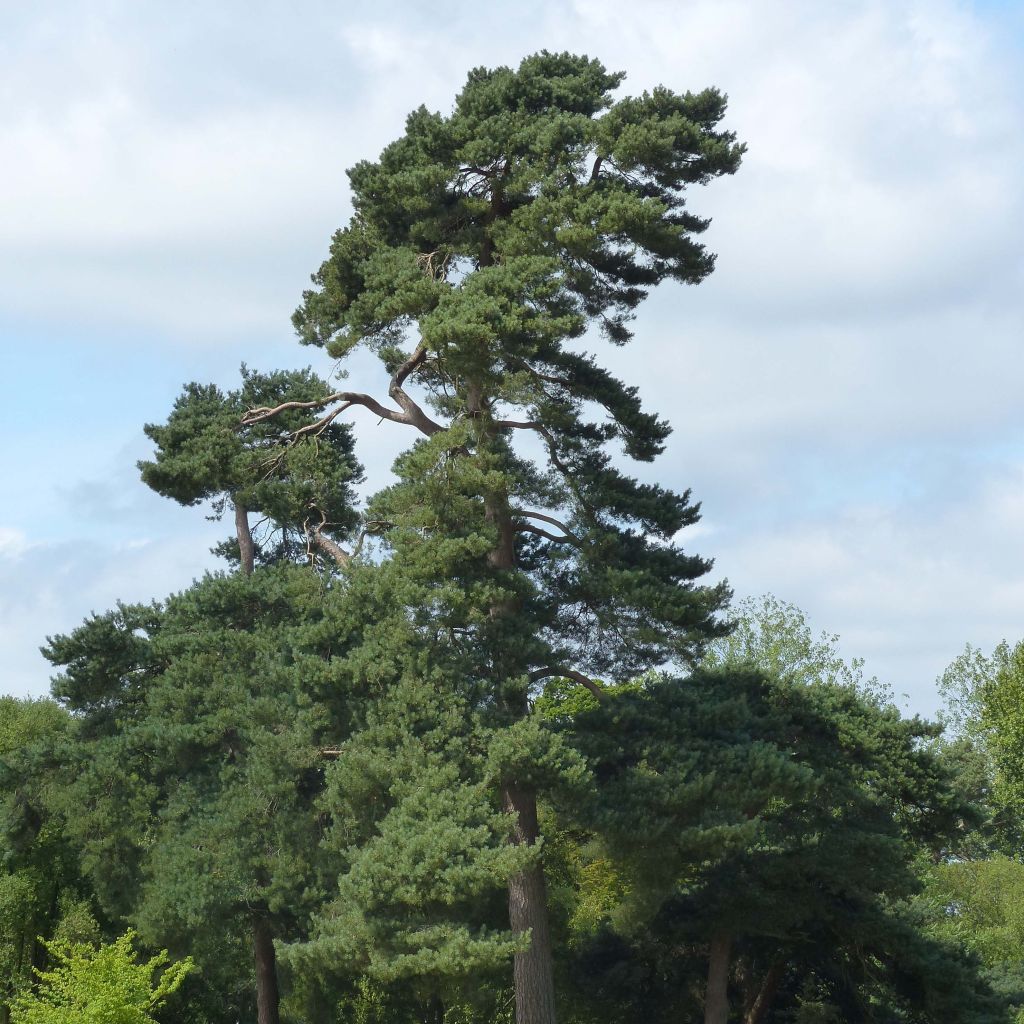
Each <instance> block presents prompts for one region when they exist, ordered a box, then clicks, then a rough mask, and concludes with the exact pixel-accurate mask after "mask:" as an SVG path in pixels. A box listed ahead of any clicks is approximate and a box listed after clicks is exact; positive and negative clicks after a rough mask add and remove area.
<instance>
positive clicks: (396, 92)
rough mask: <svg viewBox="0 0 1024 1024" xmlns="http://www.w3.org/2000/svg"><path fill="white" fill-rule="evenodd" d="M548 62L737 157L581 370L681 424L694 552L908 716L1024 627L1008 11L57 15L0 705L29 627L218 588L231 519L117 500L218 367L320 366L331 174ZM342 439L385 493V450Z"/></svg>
mask: <svg viewBox="0 0 1024 1024" xmlns="http://www.w3.org/2000/svg"><path fill="white" fill-rule="evenodd" d="M542 48H546V49H551V50H563V49H568V50H572V51H576V52H584V53H587V54H590V55H592V56H596V57H599V58H600V59H601V60H602V61H603V62H604V63H605V64H606V65H607V66H608V67H610V68H614V69H622V70H625V71H626V72H627V73H628V79H627V82H626V85H625V87H624V91H627V92H629V91H635V92H639V91H641V90H643V89H645V88H649V87H651V86H653V85H656V84H658V83H664V84H666V85H668V86H670V87H672V88H674V89H677V90H684V89H687V88H690V89H699V88H702V87H704V86H706V85H711V84H714V85H717V86H718V87H719V88H721V89H723V90H724V91H725V92H727V93H728V94H729V96H730V113H729V115H728V123H729V125H730V127H732V128H734V129H735V130H736V131H737V132H738V133H739V135H740V137H741V138H742V139H744V140H745V141H746V142H747V143H748V145H749V154H748V156H747V159H746V162H745V164H744V166H743V167H742V169H741V171H740V172H739V173H738V174H737V175H736V176H735V177H733V178H730V179H728V180H724V181H719V182H716V183H714V184H713V185H712V186H711V187H709V188H708V189H706V190H704V191H703V194H700V195H699V196H694V198H693V200H692V202H693V206H694V208H695V209H696V210H697V211H698V212H701V213H705V214H708V215H711V216H713V217H714V223H713V226H712V228H711V230H710V232H709V236H708V241H709V245H710V246H711V248H712V249H713V250H714V251H716V252H718V253H719V261H718V269H717V271H716V273H715V274H714V276H713V277H712V278H711V279H710V280H709V281H708V282H706V283H705V284H703V285H701V286H700V287H699V288H695V289H694V288H688V289H684V288H678V287H674V286H665V287H664V288H663V289H662V290H661V292H660V293H659V294H658V295H657V296H655V297H653V298H652V299H651V300H650V301H649V302H648V303H647V305H646V306H645V307H643V308H642V310H641V313H640V317H639V320H638V324H637V338H636V341H635V342H634V343H633V345H632V346H631V347H630V349H628V350H626V351H625V352H615V353H612V354H611V357H610V358H611V361H612V362H613V363H616V364H617V365H618V368H619V369H620V370H621V371H622V373H623V374H624V375H625V376H627V377H628V378H629V379H630V380H632V381H633V382H635V383H637V384H639V385H640V387H641V389H642V392H643V394H644V395H645V396H646V398H647V400H648V402H649V404H650V406H651V407H652V408H654V409H657V410H659V411H662V412H663V413H665V414H667V415H668V416H669V417H670V419H671V420H672V422H673V423H674V425H675V428H676V433H675V434H674V436H673V438H672V441H671V444H670V447H669V450H668V452H667V453H666V454H665V455H664V456H663V458H662V460H661V463H660V464H659V465H658V467H657V474H658V477H659V479H661V480H664V481H668V482H670V483H672V484H674V485H676V486H677V487H691V488H692V489H693V492H694V494H695V496H696V497H697V498H699V499H700V500H701V501H702V503H703V507H704V521H703V523H702V524H701V525H700V526H699V527H697V528H696V529H695V530H692V531H691V538H692V540H691V541H690V543H691V545H692V546H693V547H694V548H695V549H696V550H699V551H700V552H701V553H703V554H707V555H711V556H713V557H714V558H715V559H716V566H715V573H716V575H717V576H719V577H721V576H725V577H727V578H728V579H729V580H730V582H731V584H732V586H733V587H734V589H735V591H736V593H737V594H738V595H740V596H743V595H749V594H759V593H763V592H766V591H770V592H772V593H775V594H777V595H779V596H780V597H783V598H785V599H788V600H790V601H793V602H795V603H797V604H798V605H800V606H801V607H802V608H803V609H804V610H805V611H806V612H807V614H808V616H809V618H810V620H811V623H812V625H814V626H815V627H816V628H818V629H827V630H829V631H830V632H837V633H839V634H841V636H842V643H843V649H844V651H845V652H846V653H847V654H849V655H859V656H863V657H864V658H865V659H866V661H867V666H866V667H867V670H868V672H869V673H873V674H877V675H878V676H879V677H880V678H881V679H883V680H885V681H888V682H889V683H890V684H891V685H892V686H893V687H894V689H895V690H896V692H897V693H900V694H903V693H905V694H907V695H908V697H907V699H906V701H905V703H906V704H907V706H908V707H910V708H911V709H913V710H921V711H930V710H933V709H934V708H935V706H936V700H937V698H936V696H935V693H934V679H935V676H936V675H937V673H938V672H939V671H940V670H941V669H942V667H943V666H944V665H945V664H947V663H948V662H949V661H950V660H951V659H952V658H953V657H954V656H955V655H956V654H957V653H958V652H959V651H960V650H961V649H962V648H963V645H964V644H965V643H966V642H968V641H970V642H972V643H974V644H977V645H980V646H982V647H989V646H991V645H992V644H994V643H995V642H996V641H997V640H999V639H1000V638H1002V637H1004V636H1005V637H1008V638H1010V639H1011V640H1016V639H1019V638H1020V637H1022V636H1024V421H1022V409H1021V391H1022V389H1021V381H1022V379H1024V347H1022V346H1021V344H1020V342H1021V337H1022V327H1024V261H1022V249H1021V238H1022V236H1024V189H1022V181H1024V175H1022V168H1024V81H1022V78H1024V73H1022V70H1021V69H1022V66H1024V65H1022V60H1021V57H1022V54H1024V17H1022V14H1021V11H1020V9H1019V5H1017V4H1016V3H1014V2H1013V0H1007V2H1005V3H999V2H993V0H988V2H981V0H977V2H975V3H968V2H953V0H950V2H946V0H922V2H920V3H904V2H901V0H880V2H877V3H875V2H861V0H838V2H835V3H825V4H823V3H821V2H820V0H806V2H804V0H735V2H730V0H668V2H658V0H630V2H629V3H623V2H622V0H576V2H572V0H544V2H534V0H523V2H519V3H514V4H513V3H506V2H492V3H490V4H479V3H467V2H464V0H456V2H451V3H447V4H444V5H440V6H439V5H436V4H419V3H413V2H409V0H407V2H402V3H399V2H390V3H383V4H379V5H375V6H371V7H370V12H369V13H367V14H362V13H355V5H348V4H343V3H337V2H334V3H316V2H309V0H299V2H290V3H284V2H281V3H272V2H267V0H248V2H246V3H240V2H238V3H236V2H220V3H217V4H209V3H199V2H184V3H179V4H165V3H155V2H141V0H124V2H117V0H90V2H88V3H87V2H85V0H81V2H77V3H76V2H60V0H51V2H48V3H45V4H38V5H30V4H25V5H18V6H16V5H13V4H4V5H3V9H2V11H0V138H2V139H3V140H4V141H3V148H4V160H3V161H2V162H0V341H2V347H3V364H2V365H3V377H2V380H3V401H2V402H0V438H2V442H0V460H2V474H0V481H2V483H0V487H2V497H3V500H2V502H0V691H2V692H9V693H14V694H17V695H25V694H40V693H44V692H45V691H46V687H47V685H48V682H47V680H48V666H47V665H46V663H45V662H44V661H43V660H42V658H41V657H40V656H39V654H38V646H39V644H40V643H41V642H42V641H43V640H44V638H45V636H46V635H47V634H50V633H55V632H60V631H65V630H68V629H70V628H73V627H74V626H75V625H76V624H77V623H78V622H79V621H80V620H81V619H82V618H83V617H84V616H86V615H87V614H88V613H89V612H90V611H93V610H95V611H102V610H104V609H106V608H107V607H109V606H110V605H112V604H113V603H114V602H115V601H116V600H117V599H118V598H121V599H124V600H129V601H135V600H148V599H151V598H155V597H161V596H163V595H164V594H166V593H168V592H169V591H172V590H176V589H180V588H182V587H184V586H187V585H188V584H189V582H190V581H191V580H192V578H193V577H194V576H196V575H197V574H200V573H202V572H203V571H204V569H205V568H207V567H208V566H210V565H211V564H212V559H211V557H210V556H209V555H208V553H207V549H208V547H209V546H210V544H211V543H213V542H214V541H215V540H217V539H219V537H220V536H221V535H222V534H223V533H224V529H223V527H222V526H218V525H216V524H211V523H208V522H206V521H205V520H204V518H203V515H202V513H201V512H200V511H198V510H195V509H181V508H179V507H177V506H175V505H173V504H169V503H167V502H165V501H163V500H161V499H159V498H157V497H155V496H153V495H151V494H150V493H149V492H148V491H147V490H146V489H145V488H144V487H143V486H142V485H141V483H139V481H138V479H137V473H136V471H135V468H134V464H135V461H136V460H137V459H139V458H140V457H143V456H144V455H145V454H146V453H147V445H146V441H145V438H144V437H143V435H142V433H141V427H142V424H143V423H145V422H147V421H154V420H159V419H161V418H162V417H164V416H165V415H166V413H167V411H168V409H169V407H170V404H171V402H172V401H173V399H174V397H175V395H176V394H177V393H178V391H179V390H180V387H181V385H182V383H183V382H185V381H187V380H200V381H215V382H217V383H220V384H222V385H224V386H231V385H232V384H233V383H234V381H235V380H236V375H237V368H238V364H239V363H240V362H241V361H243V360H244V361H246V362H247V363H249V364H250V365H252V366H255V367H258V368H261V369H270V368H273V367H280V366H301V365H306V364H308V363H310V362H311V361H312V362H313V363H314V365H318V368H319V369H320V370H321V371H322V372H326V371H327V370H328V368H329V367H328V365H327V364H326V363H324V362H321V363H319V364H318V363H317V359H318V353H316V352H313V351H310V350H305V349H302V348H300V347H299V346H298V345H297V343H296V342H295V341H294V339H293V336H292V332H291V328H290V324H289V316H290V313H291V311H292V309H293V308H294V307H295V305H296V304H297V301H298V298H299V295H300V293H301V290H302V288H303V287H304V285H305V284H306V282H307V280H308V275H309V273H310V272H311V271H312V270H313V269H314V268H315V267H316V266H317V265H318V264H319V263H320V261H321V259H322V258H323V256H324V254H325V252H326V245H327V241H328V238H329V235H330V233H331V232H332V231H333V229H334V228H335V227H337V226H338V225H340V224H341V223H342V222H343V221H344V220H345V219H346V218H347V216H348V212H349V198H348V193H347V188H346V179H345V176H344V169H345V168H346V167H348V166H349V165H351V164H352V163H353V162H355V161H356V160H358V159H361V158H365V157H374V156H375V155H376V154H377V153H378V152H379V151H380V149H381V147H382V146H383V145H384V144H386V143H387V142H388V141H390V140H391V139H392V138H394V137H395V136H396V135H398V134H399V133H400V132H401V129H402V123H403V119H404V116H405V114H406V113H407V112H408V111H409V110H410V109H412V108H413V107H415V106H418V105H419V104H421V103H425V104H426V105H428V106H429V107H432V108H435V109H441V110H446V109H448V108H449V106H450V104H451V99H452V97H453V95H454V94H455V92H456V91H457V90H458V89H459V87H460V85H461V82H462V80H463V78H464V76H465V73H466V71H467V70H468V69H469V68H470V67H473V66H476V65H481V64H484V65H495V64H515V63H517V62H518V60H519V59H520V58H521V57H522V56H524V55H525V54H527V53H530V52H533V51H535V50H538V49H542ZM359 372H360V367H359V366H358V365H357V366H356V367H355V370H354V373H353V377H354V379H358V374H359ZM358 423H359V439H360V452H361V455H362V458H363V460H364V461H365V462H366V463H367V464H368V466H369V468H370V470H371V480H370V482H371V485H372V484H379V483H380V482H382V481H383V480H384V479H386V475H387V467H388V465H389V462H390V456H391V454H392V453H393V452H394V451H396V450H397V447H398V446H399V445H400V444H401V443H403V441H404V440H405V438H404V436H403V433H402V428H401V427H396V426H394V425H389V424H382V425H379V426H378V425H377V424H376V422H375V421H374V420H372V419H371V418H368V417H361V418H359V420H358Z"/></svg>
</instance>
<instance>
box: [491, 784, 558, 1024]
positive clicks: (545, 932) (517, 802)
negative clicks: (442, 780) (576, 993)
mask: <svg viewBox="0 0 1024 1024" xmlns="http://www.w3.org/2000/svg"><path fill="white" fill-rule="evenodd" d="M501 798H502V805H503V807H504V808H505V810H506V811H508V812H509V813H510V814H515V815H516V819H517V820H516V825H515V828H514V829H513V832H512V842H514V843H516V844H517V845H519V844H525V845H528V846H532V845H533V844H534V843H536V842H537V839H538V837H539V835H540V830H539V828H538V827H537V795H536V794H535V793H534V792H533V790H532V789H528V788H526V787H524V786H519V785H518V784H516V783H515V782H512V781H506V782H505V783H504V784H503V785H502V791H501ZM508 916H509V921H510V922H511V925H512V931H513V932H516V933H520V932H525V931H529V933H530V946H529V948H528V949H526V950H524V951H523V952H522V953H516V955H515V962H514V968H513V974H514V982H515V995H516V1024H555V979H554V971H553V969H552V956H551V932H550V929H549V928H548V901H547V892H546V887H545V885H544V869H543V868H542V867H541V866H540V865H539V864H537V865H536V866H534V867H532V868H530V869H528V870H526V871H521V872H519V873H518V874H516V875H514V876H513V877H512V878H511V879H510V880H509V883H508Z"/></svg>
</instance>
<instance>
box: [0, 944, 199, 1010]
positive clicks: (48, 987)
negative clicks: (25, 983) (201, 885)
mask: <svg viewBox="0 0 1024 1024" xmlns="http://www.w3.org/2000/svg"><path fill="white" fill-rule="evenodd" d="M134 937H135V936H134V933H133V932H130V931H129V932H126V933H125V934H124V935H122V936H121V937H120V938H118V939H116V940H115V941H114V942H112V943H110V944H108V945H101V946H100V947H99V948H95V947H93V946H90V945H86V944H84V943H68V942H62V941H59V940H58V941H54V942H48V943H46V948H47V951H48V953H49V956H50V960H51V962H52V963H53V966H52V967H51V968H50V969H49V970H45V971H37V972H36V974H37V975H38V982H39V983H38V986H37V987H36V989H35V990H34V991H31V992H28V993H25V994H23V995H21V996H19V997H18V998H17V999H16V1000H15V1002H14V1006H13V1012H12V1015H11V1021H12V1024H155V1022H156V1017H154V1016H153V1014H154V1013H156V1012H157V1011H158V1010H159V1009H160V1008H161V1007H162V1006H163V1005H164V1004H165V1003H166V1002H167V999H168V998H169V997H170V996H171V995H172V994H173V993H174V992H176V991H177V990H178V989H179V988H180V987H181V984H182V982H184V980H185V978H186V977H187V976H188V975H189V973H190V972H191V971H192V969H193V964H192V961H191V959H189V958H186V959H184V960H181V961H179V962H177V963H171V962H170V957H169V956H168V955H167V951H166V950H164V951H163V952H160V953H158V954H157V955H156V956H154V957H151V958H150V959H149V960H144V961H140V960H139V959H138V954H137V953H136V952H135V950H134V948H133V946H132V942H133V940H134Z"/></svg>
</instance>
